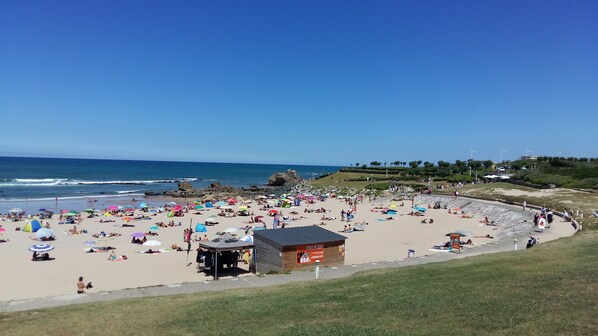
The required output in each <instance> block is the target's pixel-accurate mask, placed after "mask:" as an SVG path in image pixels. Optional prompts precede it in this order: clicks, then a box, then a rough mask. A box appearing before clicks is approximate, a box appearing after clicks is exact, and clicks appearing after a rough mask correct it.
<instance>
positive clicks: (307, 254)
mask: <svg viewBox="0 0 598 336" xmlns="http://www.w3.org/2000/svg"><path fill="white" fill-rule="evenodd" d="M316 260H319V261H320V262H323V261H324V244H318V245H305V246H297V264H312V263H315V262H316Z"/></svg>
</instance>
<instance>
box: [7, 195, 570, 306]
mask: <svg viewBox="0 0 598 336" xmlns="http://www.w3.org/2000/svg"><path fill="white" fill-rule="evenodd" d="M181 201H182V200H179V202H181ZM392 203H395V204H396V205H397V207H396V208H394V210H396V211H397V214H396V215H392V217H393V219H392V220H379V219H385V218H387V217H389V216H390V215H384V214H382V213H380V212H377V211H373V210H374V208H376V207H387V206H389V205H390V204H392ZM400 203H401V202H400V201H399V202H393V201H390V200H389V199H378V200H374V201H371V202H369V201H367V199H366V200H365V201H364V203H360V204H358V205H357V212H356V213H355V218H354V219H353V220H352V221H351V222H350V224H351V226H352V227H353V226H354V225H355V224H356V223H357V222H366V223H368V224H367V225H365V227H366V230H365V231H363V232H352V233H342V234H343V235H345V236H346V237H347V238H348V239H347V241H346V244H345V250H346V260H345V264H360V263H367V262H376V261H396V260H403V259H405V258H406V257H407V252H408V250H409V249H413V250H415V255H416V256H423V255H428V254H432V253H445V252H432V251H429V249H430V248H431V247H432V246H434V245H437V244H440V243H444V242H446V241H448V237H445V234H446V233H448V232H451V231H454V230H469V231H471V232H472V233H473V234H472V236H471V237H465V238H464V240H467V239H471V240H472V241H473V245H468V246H466V247H465V249H466V251H467V250H468V249H475V247H476V246H479V245H482V244H485V243H490V242H492V241H493V239H489V238H474V237H473V236H484V235H487V234H489V235H491V236H494V237H496V236H497V235H498V234H499V233H500V231H499V230H497V228H494V227H488V226H483V225H482V224H481V223H480V221H481V220H483V217H477V216H474V218H461V215H455V214H448V211H447V210H444V209H429V210H428V211H427V212H426V216H425V217H417V216H410V215H408V213H409V212H410V211H411V202H410V201H404V204H405V205H404V206H402V207H401V206H400ZM151 205H158V204H154V203H151ZM160 205H161V204H160ZM248 205H249V206H250V211H252V212H253V213H254V215H256V216H257V215H263V216H265V217H264V220H265V222H266V224H267V226H268V228H271V227H272V217H268V216H267V212H268V211H265V210H258V209H259V207H260V206H258V205H257V203H256V202H255V201H252V202H250V203H249V204H248ZM237 206H238V204H237ZM237 206H233V209H236V207H237ZM421 206H424V207H427V204H422V205H421ZM322 207H323V208H325V209H326V210H328V212H327V213H325V214H321V213H305V212H304V209H306V208H308V209H317V208H322ZM277 209H279V210H281V211H282V213H283V215H285V216H289V217H290V218H291V219H293V218H300V217H305V218H301V219H298V220H294V221H290V222H289V223H288V226H289V227H297V226H306V225H314V224H320V225H321V223H322V221H321V218H322V215H325V216H327V217H336V219H335V220H329V221H324V223H325V225H322V227H323V228H325V229H328V230H330V231H333V232H339V231H341V230H342V229H343V227H344V226H345V225H346V224H348V223H347V222H343V221H341V214H340V213H341V210H342V209H349V205H348V204H346V203H345V202H344V200H338V199H328V200H326V201H323V202H316V204H306V203H304V202H303V203H302V204H301V205H300V206H299V207H296V208H295V207H293V208H277ZM291 211H296V212H298V214H297V215H292V214H290V212H291ZM195 212H196V211H190V212H189V213H186V214H185V215H184V216H183V217H174V218H167V217H166V215H165V214H164V213H162V214H157V215H155V216H151V219H150V220H132V221H131V222H130V223H129V224H132V225H135V227H122V224H124V223H126V222H125V221H124V220H123V219H122V218H119V217H103V216H100V217H95V218H85V219H83V220H82V222H81V223H80V224H77V228H78V229H80V230H87V232H88V233H86V234H85V233H83V234H76V235H70V234H68V233H67V231H68V230H69V229H71V228H72V227H73V225H68V224H58V215H54V218H52V219H50V220H42V221H43V222H45V221H49V223H50V226H51V229H52V230H53V231H54V233H55V235H56V238H57V239H56V240H55V241H51V242H48V243H49V244H51V245H53V246H54V247H55V249H54V250H53V251H51V252H50V256H51V257H53V258H55V259H54V260H51V261H39V262H33V261H31V255H32V253H31V252H29V251H28V248H29V246H31V245H34V244H42V243H44V242H39V241H36V240H34V238H35V234H34V233H27V232H23V231H15V227H21V228H22V227H24V226H25V224H26V223H27V222H26V221H20V222H7V221H3V222H0V224H2V227H4V228H5V229H6V231H4V232H2V234H3V235H2V236H1V237H2V238H3V239H9V240H10V241H9V242H6V243H0V263H1V265H2V268H3V272H2V276H1V278H2V287H1V288H0V301H9V300H21V299H31V298H40V297H48V296H60V295H69V294H75V292H76V283H77V280H78V277H79V276H83V277H84V282H90V281H91V282H92V283H93V286H94V287H93V288H92V289H90V290H89V292H92V293H93V292H102V291H111V290H117V289H125V288H136V287H146V286H160V285H176V284H178V283H184V282H201V281H208V280H212V277H211V276H206V275H204V273H198V272H197V268H196V263H195V257H196V252H195V249H196V248H197V247H198V243H197V242H194V243H193V245H192V250H191V253H190V254H189V256H187V253H186V252H185V251H183V252H176V251H171V252H165V253H159V254H141V253H138V252H139V251H143V250H147V249H148V248H149V247H147V246H141V245H136V244H132V243H131V234H132V233H133V232H148V231H149V228H150V226H153V225H155V224H156V223H157V222H164V223H168V222H169V221H171V220H172V221H174V222H175V223H176V224H178V223H179V222H180V223H181V226H175V227H168V228H159V230H158V231H157V232H158V233H159V236H157V237H151V236H148V239H150V240H151V239H155V240H158V241H160V242H162V245H161V246H158V247H153V249H158V248H161V249H168V248H170V246H171V245H172V244H178V245H179V246H181V247H183V248H186V244H185V243H184V242H183V230H184V229H185V228H189V226H190V223H191V226H192V228H195V225H196V224H197V223H204V220H205V219H206V218H207V217H208V216H210V215H213V214H218V213H219V212H220V210H217V209H215V208H212V209H207V210H203V211H201V213H200V214H195ZM136 214H142V213H141V212H139V211H138V212H137V213H136ZM145 214H147V213H145ZM149 215H152V214H151V213H150V214H149ZM424 218H428V219H429V218H433V219H434V223H433V224H422V223H421V220H422V219H424ZM100 220H114V221H115V222H111V223H100V222H99V221H100ZM218 220H219V224H217V225H215V226H209V227H208V232H207V233H205V234H207V235H208V237H209V239H213V238H215V237H216V232H219V231H224V230H225V229H227V228H242V227H245V226H246V225H250V224H248V221H249V217H240V216H238V217H232V218H224V217H218ZM490 220H496V219H493V218H490ZM253 225H255V224H253ZM100 231H104V232H106V233H110V232H118V233H120V234H121V236H119V237H114V238H109V239H96V238H93V237H92V236H91V234H95V233H99V232H100ZM573 233H574V230H573V229H572V228H571V225H570V224H569V223H564V222H562V220H561V219H560V218H556V220H555V223H553V225H552V228H551V229H550V230H547V232H545V233H542V234H541V237H542V238H541V239H542V240H541V241H542V242H545V241H548V240H551V239H556V238H559V237H563V236H569V235H572V234H573ZM237 234H238V235H239V236H243V235H244V233H243V231H238V232H237ZM203 235H204V233H194V236H199V237H201V236H203ZM87 241H95V242H96V244H97V245H96V247H97V246H113V247H115V248H116V250H114V251H115V254H116V255H117V256H119V255H126V256H127V260H120V261H109V260H107V259H108V256H109V253H107V252H101V253H85V252H84V251H85V250H86V249H89V247H87V246H85V242H87ZM520 246H523V247H524V246H525V243H520ZM188 263H191V265H188ZM240 265H243V264H242V263H240Z"/></svg>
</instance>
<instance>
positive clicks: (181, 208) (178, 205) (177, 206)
mask: <svg viewBox="0 0 598 336" xmlns="http://www.w3.org/2000/svg"><path fill="white" fill-rule="evenodd" d="M174 210H175V211H181V210H183V207H182V206H181V205H180V204H177V205H175V206H174Z"/></svg>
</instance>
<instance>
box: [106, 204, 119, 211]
mask: <svg viewBox="0 0 598 336" xmlns="http://www.w3.org/2000/svg"><path fill="white" fill-rule="evenodd" d="M106 209H108V210H110V211H114V210H118V207H117V206H116V205H111V206H109V207H107V208H106Z"/></svg>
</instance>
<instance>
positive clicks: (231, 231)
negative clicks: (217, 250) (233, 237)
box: [223, 228, 239, 233]
mask: <svg viewBox="0 0 598 336" xmlns="http://www.w3.org/2000/svg"><path fill="white" fill-rule="evenodd" d="M237 231H239V229H237V228H227V229H225V230H224V231H223V232H226V233H233V232H237Z"/></svg>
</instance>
